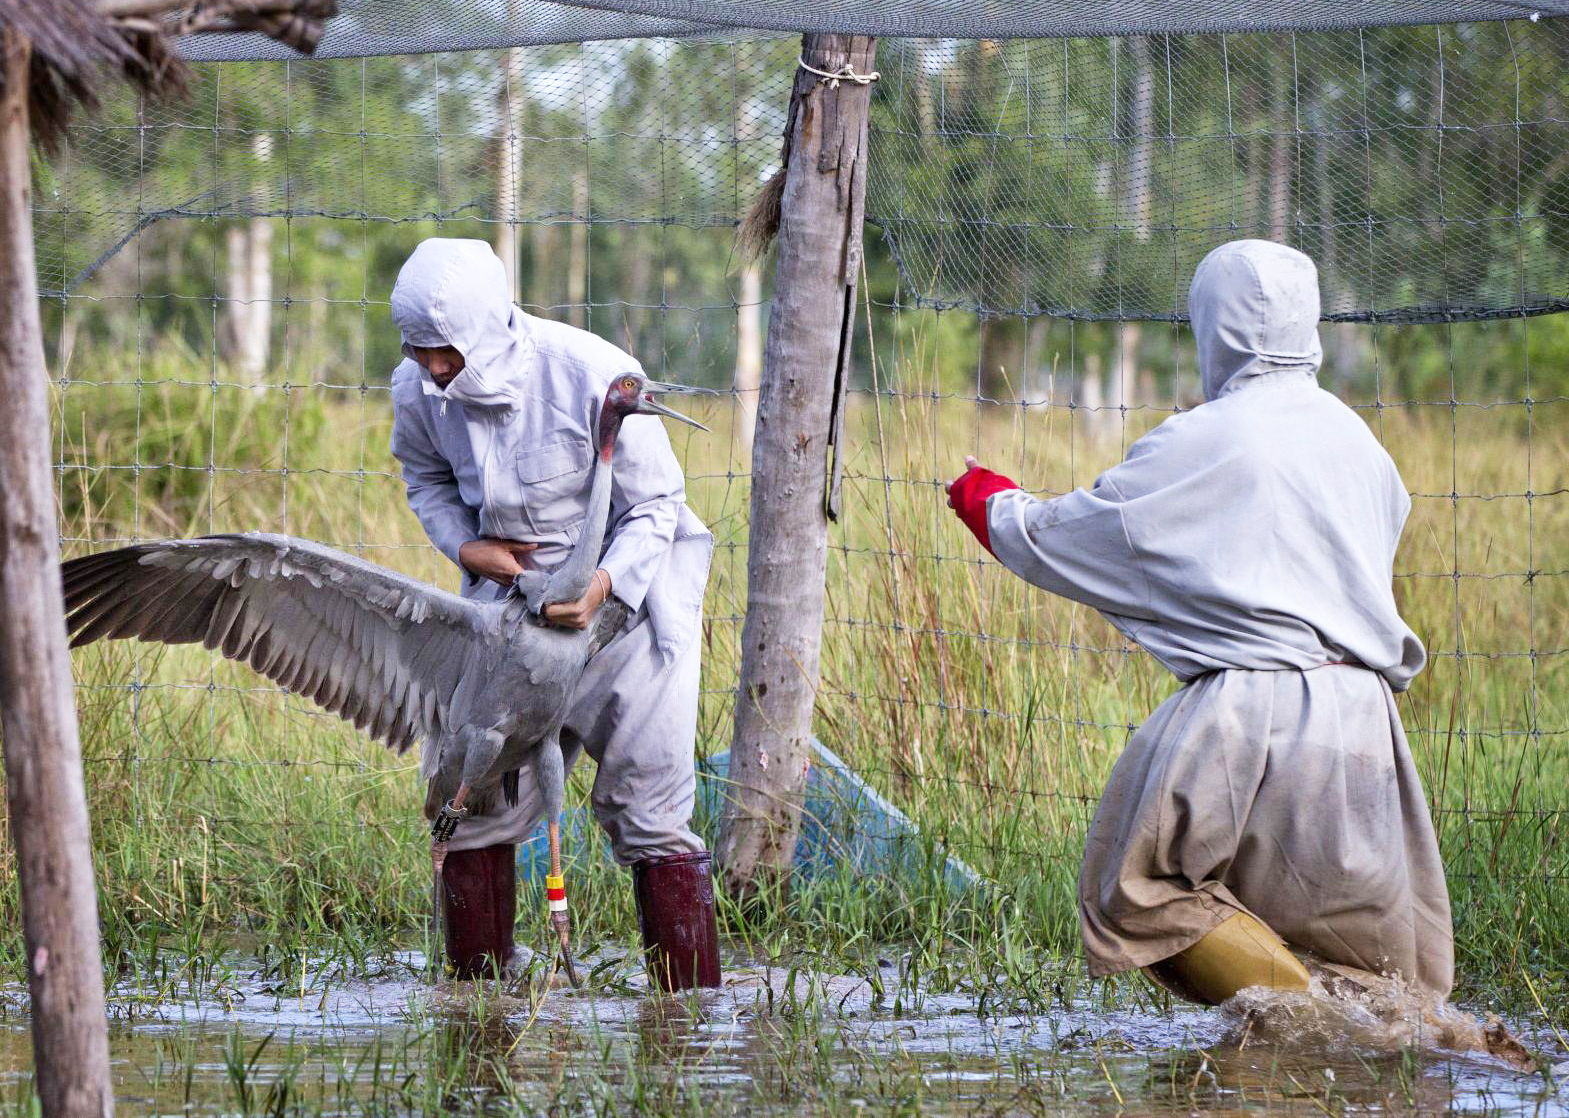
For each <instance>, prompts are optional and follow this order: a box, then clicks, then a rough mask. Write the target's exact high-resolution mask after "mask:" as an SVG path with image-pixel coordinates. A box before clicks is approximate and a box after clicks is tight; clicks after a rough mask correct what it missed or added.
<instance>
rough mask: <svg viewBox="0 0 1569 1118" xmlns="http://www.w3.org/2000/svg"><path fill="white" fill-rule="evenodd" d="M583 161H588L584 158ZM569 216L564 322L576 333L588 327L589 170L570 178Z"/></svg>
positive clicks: (580, 171)
mask: <svg viewBox="0 0 1569 1118" xmlns="http://www.w3.org/2000/svg"><path fill="white" fill-rule="evenodd" d="M584 158H587V156H585V157H584ZM572 213H573V214H574V215H575V219H574V221H573V222H572V224H571V226H569V228H570V229H571V233H570V234H569V236H570V237H571V241H570V242H569V244H570V249H569V251H568V253H567V321H568V322H569V323H571V324H572V325H573V326H576V327H577V328H578V329H580V330H581V329H583V328H584V327H586V326H587V325H588V168H587V167H579V168H578V169H577V170H576V171H575V172H573V175H572Z"/></svg>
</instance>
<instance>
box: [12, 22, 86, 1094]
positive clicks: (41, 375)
mask: <svg viewBox="0 0 1569 1118" xmlns="http://www.w3.org/2000/svg"><path fill="white" fill-rule="evenodd" d="M0 38H3V50H4V54H5V91H4V94H3V96H0V307H3V309H0V322H3V323H4V324H5V326H4V328H3V329H0V399H3V400H4V406H3V407H0V487H3V489H4V493H5V499H4V500H3V501H0V720H3V730H4V734H5V789H6V796H7V798H8V800H9V805H10V813H11V838H12V842H13V843H14V844H15V847H16V859H17V878H18V879H19V881H20V882H21V893H22V940H23V943H24V944H25V945H26V949H27V963H28V967H27V985H28V989H29V990H30V991H31V993H32V1016H33V1062H34V1067H35V1069H36V1073H37V1075H36V1086H37V1090H38V1097H39V1101H40V1102H41V1103H42V1105H43V1113H44V1114H45V1115H47V1116H49V1118H64V1116H67V1115H69V1116H72V1118H76V1116H81V1118H99V1116H101V1115H108V1114H110V1113H112V1111H113V1109H114V1096H113V1093H112V1092H111V1090H110V1083H109V1043H108V1037H107V1033H106V1031H105V1020H104V987H103V967H102V963H101V962H100V956H99V948H98V901H97V895H96V892H95V890H94V888H93V864H92V855H91V851H90V846H89V842H88V829H87V828H88V824H87V796H86V793H85V791H84V790H83V787H82V750H81V744H80V742H79V741H78V739H77V729H76V706H75V698H74V695H73V694H72V690H71V658H70V653H69V651H68V649H67V648H66V638H65V607H64V604H63V603H62V601H61V595H60V543H59V529H58V527H57V526H56V523H55V509H54V484H53V479H52V478H51V477H50V468H49V387H48V373H47V371H46V369H45V367H44V346H43V328H42V324H41V323H40V321H39V317H38V287H37V279H36V277H35V275H34V262H33V211H32V190H31V178H30V176H31V173H32V168H31V164H30V161H29V158H28V156H29V151H30V146H31V134H30V129H29V122H28V62H29V59H30V57H31V47H30V44H29V42H28V40H27V39H26V38H25V37H24V36H23V35H21V34H20V33H19V32H17V31H16V30H14V29H11V28H7V29H5V30H4V31H3V32H0Z"/></svg>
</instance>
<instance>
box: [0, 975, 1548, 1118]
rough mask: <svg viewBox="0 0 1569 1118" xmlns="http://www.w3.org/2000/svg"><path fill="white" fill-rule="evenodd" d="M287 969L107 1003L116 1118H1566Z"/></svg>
mask: <svg viewBox="0 0 1569 1118" xmlns="http://www.w3.org/2000/svg"><path fill="white" fill-rule="evenodd" d="M301 962H303V963H304V965H303V966H300V967H295V968H292V969H287V970H285V971H280V969H279V967H278V966H277V963H276V960H272V959H265V958H258V957H254V956H253V957H248V958H247V957H239V956H237V957H234V958H230V959H227V960H225V961H224V962H223V964H222V965H221V966H216V967H206V968H191V969H189V970H188V971H186V972H181V971H179V970H178V968H175V969H174V970H172V971H170V972H166V973H161V974H160V976H159V977H158V979H157V980H156V981H155V982H149V981H147V980H146V979H145V976H144V977H143V978H139V979H135V980H129V981H126V982H123V983H121V984H120V985H119V986H117V987H115V989H114V990H113V992H112V995H111V1000H112V1002H113V1003H114V1005H115V1012H114V1015H113V1020H112V1022H111V1046H112V1052H113V1056H114V1075H115V1083H116V1091H117V1094H118V1099H119V1109H120V1111H121V1113H123V1114H142V1113H173V1112H183V1113H188V1114H217V1113H232V1112H235V1111H237V1110H264V1109H278V1108H280V1107H282V1108H284V1109H290V1110H297V1111H299V1112H302V1113H314V1112H333V1113H337V1112H344V1111H354V1112H362V1111H365V1110H371V1111H374V1112H376V1113H378V1114H389V1115H391V1114H413V1113H429V1112H434V1111H443V1112H459V1113H473V1112H478V1111H487V1112H488V1111H491V1110H494V1109H496V1108H498V1107H499V1108H501V1109H502V1110H521V1111H525V1112H550V1113H576V1112H591V1113H603V1112H607V1111H616V1112H623V1113H628V1112H630V1113H640V1114H654V1115H660V1114H675V1113H691V1112H704V1113H707V1112H741V1111H745V1112H749V1113H757V1114H778V1115H787V1114H788V1115H794V1114H803V1115H804V1114H814V1115H815V1114H831V1113H855V1114H866V1113H873V1114H876V1113H908V1112H916V1111H919V1112H922V1113H937V1114H971V1113H978V1112H980V1113H988V1114H991V1113H999V1114H1005V1113H1030V1114H1056V1113H1062V1114H1069V1113H1083V1112H1085V1111H1103V1112H1107V1113H1112V1112H1115V1113H1128V1114H1132V1113H1147V1114H1162V1115H1165V1114H1173V1115H1174V1114H1187V1113H1190V1112H1192V1111H1195V1110H1203V1111H1206V1112H1221V1113H1226V1112H1242V1111H1246V1112H1249V1113H1253V1114H1257V1113H1262V1112H1269V1113H1280V1114H1291V1113H1304V1114H1306V1113H1313V1114H1322V1113H1332V1114H1340V1113H1371V1112H1374V1111H1377V1112H1379V1113H1388V1112H1391V1111H1393V1112H1397V1113H1434V1112H1446V1113H1469V1112H1483V1111H1485V1112H1488V1113H1503V1114H1533V1115H1535V1114H1555V1113H1565V1112H1566V1111H1569V1096H1565V1095H1559V1094H1556V1093H1555V1092H1554V1089H1553V1087H1552V1086H1551V1085H1550V1084H1549V1083H1548V1082H1547V1081H1546V1080H1545V1079H1544V1078H1543V1077H1542V1076H1540V1075H1535V1074H1526V1073H1522V1072H1519V1071H1516V1070H1514V1069H1511V1068H1509V1067H1507V1066H1506V1065H1504V1064H1503V1063H1501V1062H1500V1061H1497V1060H1493V1059H1490V1058H1488V1057H1487V1056H1485V1055H1478V1054H1462V1053H1459V1052H1453V1051H1441V1050H1440V1051H1435V1050H1426V1051H1419V1050H1417V1049H1414V1048H1411V1047H1409V1046H1406V1041H1408V1040H1410V1039H1411V1038H1403V1039H1401V1040H1399V1041H1398V1042H1391V1043H1389V1044H1385V1045H1383V1046H1380V1045H1379V1044H1377V1043H1373V1042H1372V1040H1370V1038H1369V1036H1367V1035H1362V1036H1355V1037H1353V1036H1350V1034H1341V1035H1340V1036H1339V1039H1338V1040H1336V1039H1335V1038H1336V1035H1337V1034H1336V1033H1335V1031H1334V1030H1333V1029H1331V1028H1329V1027H1328V1026H1326V1025H1325V1024H1324V1022H1323V1021H1321V1020H1320V1021H1318V1022H1317V1023H1316V1024H1314V1025H1313V1027H1311V1028H1309V1027H1305V1026H1302V1025H1301V1022H1300V1019H1298V1021H1299V1023H1298V1025H1293V1024H1291V1021H1292V1020H1293V1018H1291V1017H1290V1015H1289V1014H1282V1013H1278V1012H1277V1013H1276V1014H1275V1015H1274V1016H1273V1017H1270V1016H1269V1015H1268V1014H1262V1015H1261V1014H1259V1013H1257V1012H1254V1013H1253V1014H1252V1016H1251V1017H1250V1016H1249V1014H1248V1013H1247V1012H1245V1011H1243V1010H1239V1009H1237V1008H1235V1007H1233V1009H1232V1011H1231V1012H1230V1013H1217V1012H1206V1011H1199V1010H1192V1009H1174V1010H1170V1011H1168V1010H1164V1009H1160V1008H1156V1007H1154V1006H1152V1005H1150V1004H1144V1003H1135V1004H1131V1005H1126V1006H1119V1005H1118V1004H1116V1003H1115V1002H1113V1003H1112V1004H1107V1002H1106V999H1105V996H1104V991H1103V990H1101V989H1099V988H1090V990H1089V991H1088V992H1087V993H1086V994H1083V995H1081V996H1080V997H1078V998H1077V999H1074V1000H1070V1001H1067V1002H1059V1003H1057V1004H1052V1005H1050V1006H1037V1007H1034V1008H1033V1009H1029V1010H1028V1011H1020V1010H1021V1007H1020V1006H1019V1005H1016V1004H1014V1003H1012V1002H1006V1003H1005V1002H1001V1001H999V1000H998V999H997V998H996V997H995V996H994V994H993V995H989V1000H990V1004H1008V1005H1009V1006H1010V1012H1009V1013H1008V1014H1006V1015H997V1014H983V1013H982V1012H980V1007H981V1004H982V999H981V998H980V997H979V996H978V995H977V996H971V995H962V994H939V993H931V992H924V993H923V995H922V996H921V998H920V999H919V1001H918V1004H919V1006H920V1011H919V1012H910V1011H908V1010H904V1011H902V1012H900V1013H897V1014H896V1013H893V1012H892V1011H891V1010H890V1009H889V1005H888V1003H885V1002H884V1001H882V1000H881V999H880V998H879V997H877V996H876V991H875V989H874V984H873V983H869V982H868V981H866V980H865V979H862V978H858V977H856V976H843V975H822V974H812V973H810V972H808V971H803V970H799V969H790V970H787V969H779V968H774V969H770V968H754V969H750V970H748V969H743V968H737V969H735V970H733V971H732V972H731V973H732V977H733V979H734V981H733V982H732V984H731V985H730V986H729V987H728V988H727V989H725V990H723V991H719V992H714V993H708V994H703V995H688V996H683V997H664V996H654V995H650V994H649V993H648V992H647V991H646V989H643V988H641V987H640V985H639V981H640V980H639V979H638V978H637V976H636V975H634V974H632V973H630V970H629V969H628V968H620V969H617V967H616V966H615V965H613V964H614V962H615V961H614V960H612V961H610V962H609V963H606V964H605V965H604V966H603V967H602V968H601V970H600V973H599V977H598V982H599V985H598V986H597V987H596V988H595V989H592V990H590V991H583V992H573V991H567V990H561V989H548V990H546V989H543V988H542V987H541V986H539V985H538V984H537V983H535V984H533V985H530V984H529V983H528V982H526V981H524V982H519V983H516V984H513V985H512V986H510V987H508V986H505V985H502V984H497V983H465V984H449V985H443V986H438V987H434V988H433V987H431V986H429V985H428V984H426V983H425V982H424V981H423V980H422V977H421V976H422V974H423V968H424V960H423V958H421V957H420V956H419V955H418V954H417V953H406V954H403V955H399V956H395V957H389V958H388V959H384V960H381V961H379V962H378V963H376V964H375V965H372V966H363V967H359V968H355V967H346V966H344V965H342V964H341V962H339V963H334V964H329V963H328V962H327V961H324V960H309V959H306V960H302V961H301ZM587 965H589V966H592V965H593V964H592V963H589V964H587ZM20 996H21V995H19V993H18V992H17V991H14V990H13V991H5V990H0V1098H4V1099H5V1100H16V1102H17V1103H19V1102H21V1101H22V1100H23V1099H24V1098H25V1094H26V1090H27V1081H28V1078H29V1070H30V1065H31V1048H30V1043H29V1040H28V1031H27V1020H26V1017H25V1013H23V1012H22V1011H20V1010H19V1009H18V1008H16V1007H17V1006H19V1005H25V1002H19V1001H18V1000H17V999H18V998H19V997H20ZM1024 1008H1027V1007H1024ZM1254 1009H1255V1010H1256V1009H1257V1007H1254ZM1261 1022H1262V1024H1261ZM1264 1026H1267V1028H1266V1027H1264ZM1416 1039H1418V1040H1420V1039H1421V1038H1420V1037H1418V1038H1416ZM1429 1039H1431V1038H1429ZM1530 1039H1532V1041H1533V1043H1536V1044H1538V1045H1539V1046H1542V1047H1543V1048H1545V1047H1546V1046H1547V1045H1548V1044H1549V1043H1550V1039H1549V1038H1547V1037H1545V1036H1539V1037H1532V1038H1530ZM1553 1059H1558V1060H1561V1059H1563V1056H1561V1055H1560V1056H1555V1057H1553ZM12 1105H13V1106H14V1105H16V1103H13V1104H12Z"/></svg>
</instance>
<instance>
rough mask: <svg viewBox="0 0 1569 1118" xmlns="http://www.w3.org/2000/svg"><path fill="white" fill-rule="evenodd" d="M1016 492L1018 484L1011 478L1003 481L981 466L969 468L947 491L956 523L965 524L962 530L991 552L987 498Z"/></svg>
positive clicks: (1001, 477)
mask: <svg viewBox="0 0 1569 1118" xmlns="http://www.w3.org/2000/svg"><path fill="white" fill-rule="evenodd" d="M1017 488H1019V483H1018V482H1016V481H1014V480H1013V479H1012V478H1007V477H1003V476H1002V475H1001V474H999V473H995V472H993V471H991V470H988V469H986V468H985V467H984V466H971V467H970V468H969V469H968V470H966V471H965V472H964V475H963V476H962V477H960V478H957V479H956V480H955V481H954V483H953V486H952V488H950V489H949V490H948V501H949V503H950V504H952V505H953V511H954V512H955V513H957V514H958V516H959V519H960V520H962V521H964V526H965V527H966V528H968V529H969V530H970V531H971V532H973V533H975V538H976V539H978V540H980V541H981V546H982V547H984V548H985V549H986V550H987V551H991V550H992V543H991V529H990V528H989V527H988V526H987V523H986V498H988V497H990V496H991V495H992V494H993V493H1001V492H1002V491H1003V490H1004V489H1017ZM992 554H993V555H995V554H996V552H994V551H993V552H992Z"/></svg>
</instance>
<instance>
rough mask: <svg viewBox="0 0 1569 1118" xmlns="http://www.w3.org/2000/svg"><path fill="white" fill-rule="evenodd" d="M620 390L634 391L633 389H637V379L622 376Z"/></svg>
mask: <svg viewBox="0 0 1569 1118" xmlns="http://www.w3.org/2000/svg"><path fill="white" fill-rule="evenodd" d="M621 390H622V391H623V392H635V391H637V381H635V380H633V379H632V378H631V377H622V378H621Z"/></svg>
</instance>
